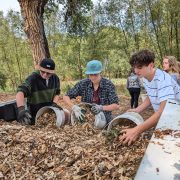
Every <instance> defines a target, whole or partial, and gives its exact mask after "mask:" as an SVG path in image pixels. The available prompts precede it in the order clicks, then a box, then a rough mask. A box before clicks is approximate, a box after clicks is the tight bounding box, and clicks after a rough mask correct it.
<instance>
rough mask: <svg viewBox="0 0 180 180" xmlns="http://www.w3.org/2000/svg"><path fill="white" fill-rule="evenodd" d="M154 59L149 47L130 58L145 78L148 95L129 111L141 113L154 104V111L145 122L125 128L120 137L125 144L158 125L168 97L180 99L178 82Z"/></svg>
mask: <svg viewBox="0 0 180 180" xmlns="http://www.w3.org/2000/svg"><path fill="white" fill-rule="evenodd" d="M154 61H155V55H154V53H153V52H151V51H150V50H147V49H144V50H141V51H139V52H137V53H135V54H133V55H132V57H131V58H130V64H131V66H132V68H133V69H134V72H135V73H136V74H137V75H138V76H139V77H140V78H143V84H144V87H145V90H146V92H147V95H148V96H147V97H146V99H145V100H144V102H143V103H142V104H141V105H139V106H138V107H136V108H134V109H129V110H128V111H129V112H137V113H140V112H142V111H144V110H145V109H147V108H148V107H149V106H150V105H152V107H153V109H154V113H153V114H152V116H150V117H149V118H148V119H146V120H145V121H144V123H142V124H140V125H137V126H136V127H134V128H130V129H125V130H123V131H122V133H124V134H123V136H122V137H121V138H120V142H121V143H123V144H126V143H127V144H128V145H130V144H132V143H133V142H134V141H136V139H137V138H138V137H139V136H140V134H141V133H142V132H144V131H146V130H148V129H150V128H152V127H154V126H156V124H157V123H158V120H159V118H160V117H161V114H162V112H163V110H164V107H165V105H166V102H167V100H168V99H176V100H180V87H179V86H178V84H177V82H176V81H175V80H174V79H173V78H172V77H171V76H170V75H169V74H168V73H166V72H165V71H162V70H160V69H158V68H155V67H154Z"/></svg>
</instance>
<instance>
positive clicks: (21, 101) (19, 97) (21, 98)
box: [16, 92, 25, 107]
mask: <svg viewBox="0 0 180 180" xmlns="http://www.w3.org/2000/svg"><path fill="white" fill-rule="evenodd" d="M16 103H17V107H20V106H25V102H24V93H23V92H18V93H17V94H16Z"/></svg>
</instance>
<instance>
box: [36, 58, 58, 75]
mask: <svg viewBox="0 0 180 180" xmlns="http://www.w3.org/2000/svg"><path fill="white" fill-rule="evenodd" d="M39 69H40V70H42V71H45V72H49V73H54V70H55V63H54V61H53V60H52V59H50V58H46V59H43V60H42V61H41V62H40V65H39Z"/></svg>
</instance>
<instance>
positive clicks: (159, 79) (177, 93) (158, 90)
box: [143, 69, 180, 111]
mask: <svg viewBox="0 0 180 180" xmlns="http://www.w3.org/2000/svg"><path fill="white" fill-rule="evenodd" d="M143 82H144V87H145V89H146V91H147V95H148V96H149V99H150V101H151V104H152V106H153V109H154V111H157V110H158V109H159V107H160V103H161V102H162V101H165V100H168V99H176V100H180V87H179V86H178V84H177V82H176V81H175V80H174V79H173V78H172V77H171V76H170V75H169V74H168V73H166V72H165V71H162V70H160V69H156V72H155V76H154V78H153V80H152V81H148V80H147V79H145V78H143Z"/></svg>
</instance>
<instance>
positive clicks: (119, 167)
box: [0, 115, 148, 180]
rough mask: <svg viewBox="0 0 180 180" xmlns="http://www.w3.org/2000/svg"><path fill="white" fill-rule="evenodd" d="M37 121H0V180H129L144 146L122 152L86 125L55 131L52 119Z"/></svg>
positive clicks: (138, 143) (139, 144)
mask: <svg viewBox="0 0 180 180" xmlns="http://www.w3.org/2000/svg"><path fill="white" fill-rule="evenodd" d="M41 118H44V119H42V120H40V121H39V122H38V123H39V124H37V125H36V126H22V125H20V124H19V123H17V122H16V121H14V122H5V121H0V151H1V153H0V179H1V178H2V179H64V180H68V179H74V180H75V179H101V180H103V179H104V180H108V179H123V180H124V179H133V178H134V176H135V174H136V171H137V168H138V167H139V164H140V161H141V159H142V157H143V155H144V151H145V149H146V146H147V143H148V142H147V140H144V139H143V138H140V139H139V140H138V141H136V142H135V143H134V145H132V146H124V145H121V144H120V143H119V141H118V140H117V139H113V140H112V139H111V140H110V139H109V137H108V136H109V135H107V134H106V133H105V134H106V135H104V133H103V131H101V130H97V129H94V127H93V126H91V125H90V124H89V123H88V124H87V123H84V124H77V125H76V126H70V125H65V126H64V127H62V128H57V127H56V126H55V125H54V123H55V121H54V118H55V117H54V115H50V116H49V115H45V117H44V116H42V117H41ZM47 122H48V123H50V125H48V124H47ZM41 123H42V124H41ZM43 123H44V124H43Z"/></svg>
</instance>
